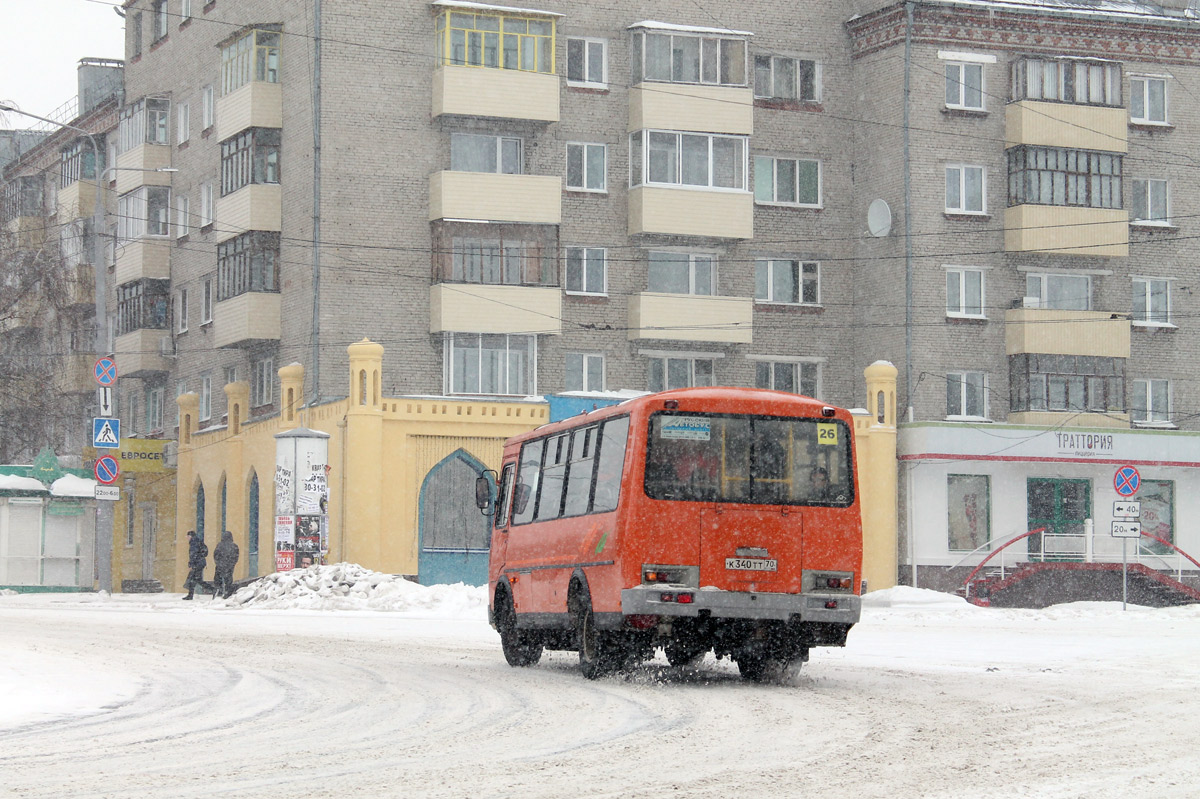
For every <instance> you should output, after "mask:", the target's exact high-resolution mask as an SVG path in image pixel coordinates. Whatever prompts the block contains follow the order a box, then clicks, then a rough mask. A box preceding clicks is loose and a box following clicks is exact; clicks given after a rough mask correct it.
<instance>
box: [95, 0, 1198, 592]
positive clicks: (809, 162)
mask: <svg viewBox="0 0 1200 799" xmlns="http://www.w3.org/2000/svg"><path fill="white" fill-rule="evenodd" d="M318 9H319V5H316V4H313V3H280V2H272V1H271V0H247V1H246V2H237V3H232V2H228V1H227V0H212V1H211V2H207V3H201V2H188V1H187V0H129V1H128V2H126V3H125V4H124V7H123V10H124V13H125V14H126V20H127V48H126V56H127V59H126V60H127V74H126V99H125V103H124V106H123V108H122V110H121V112H120V122H119V127H118V135H117V137H116V152H115V159H116V160H115V163H116V164H118V165H119V166H122V167H126V169H124V170H121V171H118V172H116V173H115V182H116V185H115V190H116V193H117V195H118V197H119V199H118V200H117V207H116V210H115V218H116V222H117V225H116V240H117V242H116V249H115V264H114V280H113V281H112V284H113V286H114V291H113V292H112V293H111V294H110V296H109V316H110V320H111V321H112V324H113V330H112V339H113V349H114V352H115V355H116V357H117V360H118V364H119V366H120V370H121V375H122V378H121V387H120V395H121V398H122V417H123V420H124V423H125V424H126V425H128V426H130V427H131V428H132V429H133V430H135V431H138V432H144V433H148V434H158V435H163V436H167V437H170V436H172V435H174V430H175V426H176V425H177V418H178V416H177V413H176V411H175V407H174V405H173V404H172V400H173V399H174V398H175V397H178V396H181V395H184V394H195V395H197V398H198V406H197V407H198V410H197V416H198V421H199V427H200V428H201V429H203V428H205V427H209V428H215V427H220V426H222V425H224V424H227V423H230V420H229V419H227V418H226V417H227V415H228V414H227V407H226V404H227V403H226V396H225V393H224V391H223V390H222V389H223V387H224V386H226V385H231V384H236V383H247V384H248V385H249V388H250V400H249V404H248V419H240V420H238V421H239V424H241V423H245V422H247V421H249V422H251V423H252V422H253V421H254V420H256V419H265V418H268V417H271V416H274V415H276V414H278V413H279V412H280V410H281V407H280V403H281V400H280V397H278V396H277V395H276V393H277V392H276V391H275V390H274V389H275V380H274V375H275V374H276V372H277V370H278V369H279V368H280V367H282V366H284V365H285V364H290V363H293V362H298V363H300V364H302V365H303V366H304V376H305V381H306V383H305V386H304V396H305V398H306V400H307V401H308V402H310V403H319V402H321V401H324V400H326V399H332V398H337V397H342V396H345V375H346V370H347V368H348V362H347V355H346V345H347V344H348V343H350V342H353V341H357V340H359V339H362V338H364V337H367V338H370V339H371V340H373V341H375V342H378V343H380V344H382V345H383V346H385V347H386V348H387V349H388V351H389V352H392V353H395V352H401V353H403V357H400V358H394V357H392V358H388V359H387V361H386V362H385V363H384V365H383V367H382V369H383V371H382V374H381V376H380V380H381V386H380V388H381V390H382V393H383V394H384V395H385V396H401V395H440V396H452V397H453V396H458V397H464V398H478V397H497V398H505V399H512V398H519V397H524V396H527V395H538V394H551V393H558V392H562V391H572V390H614V389H639V390H647V389H648V390H655V389H661V388H668V387H677V386H685V385H708V384H730V385H758V386H764V387H770V388H777V389H783V390H788V391H799V392H803V393H806V394H811V395H814V396H817V397H819V398H822V399H826V400H828V401H830V402H833V403H837V404H843V405H851V406H855V405H861V404H863V402H862V397H861V396H860V393H859V392H860V390H859V388H858V386H859V385H860V377H859V376H860V375H861V374H862V371H863V369H864V368H865V367H866V366H867V365H868V364H870V363H872V362H874V361H876V360H879V359H886V360H888V361H891V362H893V363H895V364H896V365H897V366H898V367H899V368H900V372H901V377H900V397H899V402H900V405H901V408H902V412H901V414H900V416H901V419H902V421H905V422H906V425H904V426H902V431H901V434H900V441H901V447H900V449H901V458H902V459H903V460H902V469H903V470H904V475H906V476H907V477H906V479H903V480H902V481H901V490H900V494H901V497H900V500H901V503H902V507H903V512H902V513H901V525H902V527H904V528H905V529H906V530H912V531H914V532H913V534H912V535H907V534H906V535H904V536H902V543H901V550H902V551H901V562H902V563H905V564H907V565H908V568H910V569H911V568H912V567H913V566H916V565H920V566H928V567H933V568H934V570H935V571H937V570H940V571H942V572H946V573H948V574H952V575H953V574H957V572H955V571H954V570H953V569H952V568H951V567H954V566H955V565H956V564H957V563H958V562H959V561H960V560H961V559H962V558H964V557H965V558H967V559H968V561H969V560H970V559H971V558H972V557H974V558H975V560H976V561H977V560H978V558H979V557H981V556H982V555H981V554H979V553H982V552H984V551H987V549H988V548H989V546H990V545H989V541H991V540H992V539H1002V538H1006V537H1008V535H1009V533H1010V532H1016V531H1019V530H1024V529H1027V523H1029V524H1032V523H1034V522H1037V523H1039V524H1042V523H1045V524H1047V525H1049V526H1050V527H1052V528H1053V530H1054V531H1056V534H1061V535H1063V536H1066V537H1068V538H1071V537H1075V538H1077V537H1078V534H1077V528H1079V526H1080V525H1081V524H1082V523H1083V520H1084V519H1093V520H1094V521H1095V523H1096V524H1097V525H1098V526H1103V525H1105V524H1106V523H1107V520H1108V519H1109V518H1110V517H1111V513H1108V511H1107V508H1108V498H1109V494H1112V489H1111V485H1112V472H1113V470H1114V468H1116V466H1117V465H1120V464H1122V463H1124V462H1125V461H1129V462H1131V463H1135V464H1140V465H1142V466H1143V467H1145V468H1144V469H1143V471H1144V472H1145V475H1144V485H1145V489H1144V490H1145V491H1146V492H1147V493H1146V494H1145V496H1148V497H1149V496H1151V494H1152V495H1153V497H1154V499H1153V502H1152V503H1151V502H1150V501H1148V502H1147V505H1148V507H1150V506H1151V505H1152V507H1153V510H1154V513H1155V514H1157V517H1158V520H1157V522H1156V524H1158V525H1159V529H1161V531H1162V532H1164V533H1165V534H1166V535H1165V537H1166V538H1167V539H1168V540H1171V541H1172V542H1176V543H1178V544H1179V545H1180V546H1183V547H1184V548H1187V547H1188V546H1189V545H1190V546H1192V547H1193V548H1194V549H1195V548H1200V546H1198V545H1200V533H1197V532H1196V531H1193V530H1185V529H1183V528H1182V527H1181V528H1180V529H1179V530H1176V529H1175V527H1176V525H1175V524H1174V519H1175V518H1186V516H1187V515H1188V514H1187V511H1188V510H1190V508H1189V507H1188V505H1187V503H1188V502H1190V501H1191V500H1190V499H1189V497H1190V496H1194V495H1197V492H1194V491H1190V490H1189V488H1190V485H1191V483H1192V482H1193V481H1195V480H1196V476H1195V473H1196V466H1198V465H1200V446H1197V441H1196V439H1195V437H1194V435H1193V434H1192V433H1190V432H1188V431H1192V430H1196V429H1198V426H1197V425H1196V424H1195V421H1194V419H1195V412H1194V410H1193V407H1194V406H1195V405H1196V399H1195V397H1196V388H1195V385H1196V384H1195V378H1196V375H1195V367H1194V366H1193V365H1192V359H1190V358H1189V357H1188V354H1189V353H1190V352H1191V351H1194V348H1195V343H1196V341H1197V339H1196V338H1195V337H1196V336H1197V333H1196V330H1195V326H1194V325H1193V324H1191V322H1190V321H1189V320H1190V316H1191V313H1190V310H1189V306H1190V304H1191V292H1192V288H1193V287H1192V285H1191V283H1192V272H1191V271H1190V270H1189V266H1190V259H1189V257H1188V254H1189V253H1188V251H1189V241H1190V237H1189V230H1190V228H1191V226H1192V221H1191V215H1190V214H1189V212H1188V210H1187V209H1188V208H1190V207H1192V206H1194V205H1197V202H1198V200H1200V197H1198V196H1197V181H1195V180H1194V179H1193V170H1194V168H1195V167H1194V160H1193V158H1192V156H1191V155H1190V154H1191V153H1194V152H1197V148H1196V147H1195V144H1196V131H1197V124H1198V123H1200V120H1198V119H1197V114H1198V112H1200V103H1197V102H1196V100H1195V94H1196V93H1195V91H1194V90H1193V89H1192V86H1193V84H1194V83H1195V81H1196V78H1197V63H1198V61H1200V49H1197V45H1200V23H1198V22H1197V16H1196V12H1195V10H1194V9H1192V8H1191V7H1190V4H1188V3H1186V2H1168V3H1161V4H1151V3H1140V2H1134V1H1133V0H1129V1H1128V2H1124V1H1122V2H1117V0H1111V1H1109V0H1097V2H1095V3H1079V2H1071V3H1067V2H1059V0H1026V1H1025V2H1008V1H1007V0H996V1H995V2H966V1H965V0H962V1H961V2H960V1H956V0H921V1H920V2H911V3H904V2H881V0H860V1H859V2H852V1H849V0H848V1H847V2H840V3H804V4H791V5H786V4H785V5H781V4H778V3H772V2H767V1H766V0H747V2H742V3H738V4H736V5H734V4H711V3H710V4H701V5H698V4H696V3H694V2H687V1H685V0H666V1H665V2H661V3H656V4H654V6H653V8H647V7H645V6H644V5H643V4H637V3H632V2H627V1H625V0H608V1H607V2H589V3H583V2H577V1H576V0H543V2H541V3H540V4H536V5H535V6H534V7H530V8H513V7H508V6H498V5H488V4H482V3H474V2H464V1H461V0H431V1H430V2H421V3H377V2H358V3H353V4H349V5H345V4H340V5H339V7H338V8H337V9H336V10H332V9H330V8H325V9H324V10H323V11H320V12H319V16H318V15H317V14H315V13H314V12H317V11H318ZM164 169H171V170H174V171H171V172H164V171H162V170H164ZM867 404H868V405H870V404H871V403H870V402H868V403H867ZM871 410H872V412H873V413H874V412H875V410H876V409H871ZM1073 428H1074V429H1086V430H1087V431H1089V433H1088V435H1091V432H1090V431H1094V430H1100V431H1102V433H1101V434H1097V435H1099V437H1100V439H1103V440H1104V441H1106V442H1108V447H1109V449H1108V450H1105V451H1103V452H1100V451H1097V450H1095V448H1094V447H1092V448H1091V449H1089V448H1088V447H1087V446H1076V444H1077V442H1076V441H1075V440H1074V439H1069V440H1067V441H1066V442H1065V443H1064V442H1063V439H1062V435H1063V431H1070V430H1072V429H1073ZM1096 440H1099V439H1083V441H1084V442H1085V443H1086V442H1087V441H1092V442H1093V443H1094V442H1095V441H1096ZM1164 442H1169V443H1164ZM1163 447H1167V448H1169V449H1171V451H1172V452H1173V453H1175V454H1173V455H1172V456H1171V457H1169V458H1168V457H1165V456H1160V455H1159V454H1157V453H1158V451H1159V449H1160V448H1163ZM947 464H954V465H953V468H951V466H949V465H947ZM1151 489H1152V491H1151ZM188 490H192V489H189V488H184V489H181V491H188ZM187 504H188V503H187V502H186V501H184V500H182V499H181V507H184V506H186V505H187ZM1189 536H1190V538H1189ZM1045 541H1050V539H1049V538H1046V539H1045ZM1038 544H1039V546H1042V548H1043V550H1044V549H1045V548H1046V547H1045V543H1044V542H1043V541H1039V542H1038ZM1051 548H1052V547H1051ZM973 552H975V553H976V554H975V555H972V553H973ZM1022 552H1023V553H1024V554H1028V555H1029V556H1030V557H1032V556H1033V555H1034V554H1039V555H1040V554H1041V551H1040V550H1039V552H1038V553H1034V545H1033V544H1029V548H1028V549H1027V550H1022ZM947 579H949V578H947Z"/></svg>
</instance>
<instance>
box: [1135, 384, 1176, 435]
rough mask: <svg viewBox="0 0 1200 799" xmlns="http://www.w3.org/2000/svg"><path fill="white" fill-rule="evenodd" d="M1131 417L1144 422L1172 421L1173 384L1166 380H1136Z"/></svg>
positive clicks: (1164, 423) (1166, 422)
mask: <svg viewBox="0 0 1200 799" xmlns="http://www.w3.org/2000/svg"><path fill="white" fill-rule="evenodd" d="M1129 418H1130V419H1132V420H1133V421H1134V422H1140V423H1143V424H1162V425H1166V424H1170V423H1171V384H1170V382H1168V381H1166V380H1134V381H1132V388H1131V390H1130V396H1129Z"/></svg>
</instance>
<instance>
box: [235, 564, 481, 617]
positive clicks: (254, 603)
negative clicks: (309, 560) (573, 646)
mask: <svg viewBox="0 0 1200 799" xmlns="http://www.w3.org/2000/svg"><path fill="white" fill-rule="evenodd" d="M225 605H227V606H233V607H247V608H249V607H252V608H255V609H260V608H261V609H268V610H276V609H290V608H294V609H300V610H383V611H418V612H426V611H436V612H437V615H438V616H439V617H440V618H445V617H447V616H449V617H478V616H480V615H481V614H483V613H485V612H486V611H485V609H486V608H487V588H486V587H484V586H472V585H464V584H462V583H456V584H454V585H428V586H426V585H418V584H417V583H414V582H410V581H409V580H406V579H404V578H403V577H397V576H395V575H392V574H381V573H380V572H375V571H371V570H370V569H364V568H363V567H362V566H359V565H358V564H356V563H334V564H331V565H328V566H309V567H308V568H307V569H296V570H294V571H288V572H276V573H275V574H269V575H267V576H266V577H263V578H261V579H259V580H256V581H254V582H253V583H251V584H250V585H247V586H245V587H243V588H241V589H239V590H238V591H237V593H235V594H234V595H233V596H231V597H230V598H229V599H228V600H226V601H225Z"/></svg>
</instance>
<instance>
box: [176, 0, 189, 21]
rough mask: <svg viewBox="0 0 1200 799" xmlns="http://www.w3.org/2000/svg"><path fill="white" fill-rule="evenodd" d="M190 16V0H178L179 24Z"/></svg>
mask: <svg viewBox="0 0 1200 799" xmlns="http://www.w3.org/2000/svg"><path fill="white" fill-rule="evenodd" d="M191 18H192V0H179V24H181V25H182V24H183V23H184V22H187V21H188V20H189V19H191Z"/></svg>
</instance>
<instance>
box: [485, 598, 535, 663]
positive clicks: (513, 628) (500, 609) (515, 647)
mask: <svg viewBox="0 0 1200 799" xmlns="http://www.w3.org/2000/svg"><path fill="white" fill-rule="evenodd" d="M501 593H502V597H501V596H497V597H496V629H497V630H498V631H499V632H500V648H501V649H503V650H504V659H505V660H507V661H508V665H510V666H532V665H534V664H535V663H537V662H538V661H539V660H541V659H542V645H541V644H540V643H537V642H536V641H534V640H531V636H530V634H529V633H523V632H521V631H520V630H518V629H517V611H516V609H515V608H514V607H513V601H512V597H511V596H510V595H509V594H508V592H507V591H504V592H501Z"/></svg>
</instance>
